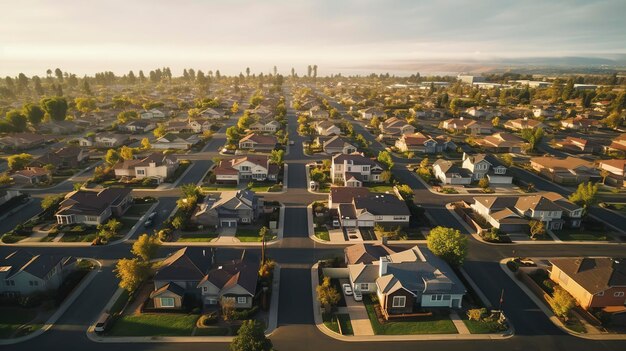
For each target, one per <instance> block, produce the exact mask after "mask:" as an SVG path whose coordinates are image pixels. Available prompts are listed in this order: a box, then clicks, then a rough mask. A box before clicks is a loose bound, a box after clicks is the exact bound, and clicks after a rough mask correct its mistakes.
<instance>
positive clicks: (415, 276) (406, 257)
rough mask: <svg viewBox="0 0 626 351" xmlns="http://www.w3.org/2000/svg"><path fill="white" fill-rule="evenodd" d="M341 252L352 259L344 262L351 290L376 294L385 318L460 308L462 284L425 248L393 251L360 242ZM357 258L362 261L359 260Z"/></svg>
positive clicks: (463, 287)
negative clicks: (421, 309)
mask: <svg viewBox="0 0 626 351" xmlns="http://www.w3.org/2000/svg"><path fill="white" fill-rule="evenodd" d="M344 252H345V256H346V257H348V258H350V260H351V261H355V262H354V263H349V264H348V274H349V279H350V285H351V286H352V288H353V290H354V291H358V292H360V293H362V294H376V295H377V296H378V301H379V303H380V306H381V310H382V313H383V315H384V316H385V317H386V318H388V317H389V316H390V315H397V314H410V313H412V312H414V311H415V310H417V309H418V308H437V307H445V308H461V303H462V300H463V295H465V293H466V289H465V286H464V285H463V283H462V282H461V281H460V279H459V278H458V277H457V276H456V274H455V273H454V271H453V270H452V269H451V268H450V266H449V265H448V264H446V263H445V262H444V261H443V260H441V259H440V258H438V257H436V256H435V255H434V254H432V252H430V250H428V249H426V248H420V247H418V246H414V247H412V248H410V249H407V250H404V251H399V252H394V251H393V250H391V249H389V248H388V247H386V246H385V245H379V246H377V247H376V246H371V247H365V246H362V245H360V246H359V247H348V248H346V249H345V250H344ZM378 255H379V257H378V258H377V259H376V258H375V256H378ZM360 257H365V260H362V261H359V260H358V258H360ZM354 258H357V260H355V259H354Z"/></svg>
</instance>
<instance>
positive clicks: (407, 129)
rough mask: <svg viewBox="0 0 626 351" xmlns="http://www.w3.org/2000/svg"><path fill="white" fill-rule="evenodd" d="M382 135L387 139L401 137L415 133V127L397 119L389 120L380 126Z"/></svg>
mask: <svg viewBox="0 0 626 351" xmlns="http://www.w3.org/2000/svg"><path fill="white" fill-rule="evenodd" d="M378 128H379V129H380V132H381V135H382V136H383V138H385V137H399V136H401V135H405V134H413V133H415V127H413V126H412V125H410V124H408V123H407V122H406V120H402V119H399V118H397V117H391V118H387V119H386V120H384V121H382V122H380V124H379V125H378Z"/></svg>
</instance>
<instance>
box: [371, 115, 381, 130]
mask: <svg viewBox="0 0 626 351" xmlns="http://www.w3.org/2000/svg"><path fill="white" fill-rule="evenodd" d="M379 125H380V119H379V118H378V116H374V117H372V119H371V120H370V123H369V126H370V127H372V128H373V129H378V126H379Z"/></svg>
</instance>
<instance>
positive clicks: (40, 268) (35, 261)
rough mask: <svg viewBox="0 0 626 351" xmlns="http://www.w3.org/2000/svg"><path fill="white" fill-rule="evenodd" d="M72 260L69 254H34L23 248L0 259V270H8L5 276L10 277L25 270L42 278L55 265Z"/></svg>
mask: <svg viewBox="0 0 626 351" xmlns="http://www.w3.org/2000/svg"><path fill="white" fill-rule="evenodd" d="M73 261H74V258H73V257H71V256H68V257H64V256H60V255H46V254H41V255H34V254H32V253H30V252H28V251H25V250H17V251H14V252H12V253H10V254H9V255H8V256H6V257H5V258H3V259H0V272H1V271H8V272H9V273H8V274H7V275H6V278H10V277H12V276H14V275H15V274H17V273H19V272H26V273H29V274H31V275H33V276H35V277H37V278H40V279H44V278H45V277H46V275H48V273H50V271H51V270H52V269H54V267H56V266H57V265H59V264H62V265H67V264H70V263H72V262H73Z"/></svg>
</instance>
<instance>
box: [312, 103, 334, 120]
mask: <svg viewBox="0 0 626 351" xmlns="http://www.w3.org/2000/svg"><path fill="white" fill-rule="evenodd" d="M309 117H311V118H313V119H328V118H330V114H329V113H328V111H326V110H325V109H324V108H323V107H321V106H319V105H315V106H313V107H311V108H310V109H309Z"/></svg>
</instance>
